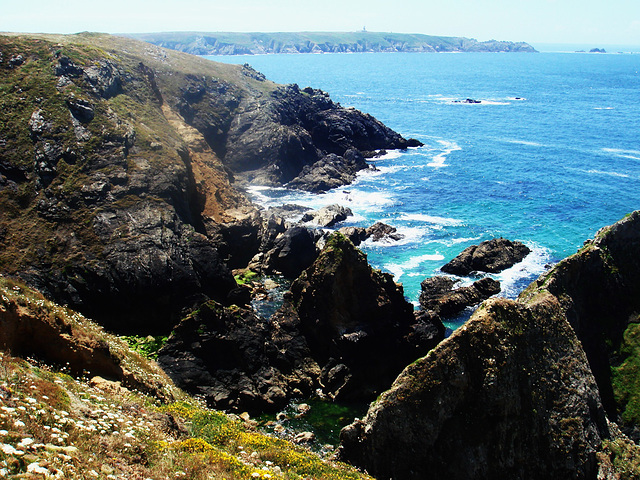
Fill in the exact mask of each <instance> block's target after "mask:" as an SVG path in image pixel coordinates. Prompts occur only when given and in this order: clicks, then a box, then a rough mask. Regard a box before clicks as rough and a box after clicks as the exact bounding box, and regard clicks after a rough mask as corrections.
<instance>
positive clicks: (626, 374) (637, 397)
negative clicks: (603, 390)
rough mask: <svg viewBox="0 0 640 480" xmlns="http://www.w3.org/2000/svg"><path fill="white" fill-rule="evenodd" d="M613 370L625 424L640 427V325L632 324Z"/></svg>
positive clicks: (614, 387) (614, 385) (615, 388)
mask: <svg viewBox="0 0 640 480" xmlns="http://www.w3.org/2000/svg"><path fill="white" fill-rule="evenodd" d="M619 358H620V364H619V365H618V366H614V367H612V369H611V373H612V382H611V383H612V385H613V390H614V394H615V397H616V403H617V404H618V406H619V410H620V416H621V418H622V421H623V423H625V424H633V425H640V323H638V319H637V320H636V322H633V323H630V324H629V326H628V327H627V329H626V330H625V332H624V336H623V340H622V344H621V345H620V351H619Z"/></svg>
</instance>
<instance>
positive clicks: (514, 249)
mask: <svg viewBox="0 0 640 480" xmlns="http://www.w3.org/2000/svg"><path fill="white" fill-rule="evenodd" d="M530 252H531V250H530V249H529V247H527V246H526V245H524V244H523V243H520V242H512V241H510V240H507V239H505V238H494V239H492V240H486V241H484V242H482V243H480V245H472V246H470V247H468V248H465V249H464V250H463V251H462V253H460V254H459V255H458V256H457V257H455V258H454V259H453V260H451V261H450V262H449V263H447V264H446V265H444V266H443V267H442V268H441V270H442V271H443V272H444V273H450V274H452V275H460V276H466V275H469V274H470V273H471V272H476V271H479V272H489V273H498V272H501V271H503V270H506V269H507V268H509V267H512V266H513V265H515V264H516V263H518V262H521V261H522V260H523V259H524V257H526V256H527V255H528V254H529V253H530Z"/></svg>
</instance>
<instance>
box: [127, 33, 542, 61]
mask: <svg viewBox="0 0 640 480" xmlns="http://www.w3.org/2000/svg"><path fill="white" fill-rule="evenodd" d="M128 36H129V37H132V38H136V39H138V40H144V41H145V42H149V43H153V44H154V45H157V46H159V47H164V48H170V49H172V50H179V51H181V52H186V53H191V54H193V55H256V54H270V53H361V52H535V51H536V50H535V49H534V48H533V47H532V46H531V45H529V44H528V43H524V42H505V41H498V40H488V41H486V42H479V41H478V40H475V39H473V38H465V37H439V36H432V35H422V34H416V33H384V32H367V31H360V32H280V33H240V32H162V33H133V34H129V35H128Z"/></svg>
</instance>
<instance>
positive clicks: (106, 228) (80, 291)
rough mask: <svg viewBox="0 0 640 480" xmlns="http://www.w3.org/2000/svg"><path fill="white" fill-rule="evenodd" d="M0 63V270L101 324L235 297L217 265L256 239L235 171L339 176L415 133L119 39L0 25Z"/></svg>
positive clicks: (138, 320) (228, 69)
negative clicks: (2, 30)
mask: <svg viewBox="0 0 640 480" xmlns="http://www.w3.org/2000/svg"><path fill="white" fill-rule="evenodd" d="M0 71H1V72H2V75H1V77H0V89H1V91H2V95H1V96H0V106H1V108H0V121H1V122H2V125H3V128H2V131H1V132H0V208H1V210H2V212H3V215H2V217H0V245H1V249H0V271H1V272H3V273H7V274H11V275H18V276H20V277H22V278H23V279H24V280H25V281H27V282H28V283H29V284H31V285H34V286H36V287H38V288H39V289H40V290H41V291H43V292H44V293H45V294H46V295H47V296H48V297H50V298H53V299H56V300H57V301H59V302H61V303H64V304H68V305H71V306H73V307H75V308H78V309H79V310H81V311H82V312H83V313H85V314H87V315H89V316H91V317H92V318H95V319H96V320H98V321H100V322H101V323H102V324H104V325H106V326H108V327H109V328H112V329H118V330H130V331H136V330H139V331H142V330H143V331H145V333H149V331H150V329H151V330H153V329H157V330H166V329H168V328H170V327H171V326H172V325H173V324H175V323H176V322H177V321H178V320H179V318H181V316H182V313H181V311H182V309H183V308H190V307H192V306H194V305H197V304H199V303H201V302H203V301H206V300H208V299H214V300H216V301H218V302H221V303H223V304H230V303H233V302H234V299H233V298H231V297H230V294H231V296H233V294H232V291H233V290H234V289H235V287H236V283H235V281H234V279H233V277H232V275H231V273H230V271H229V269H228V268H227V265H229V264H233V265H234V266H245V265H246V262H247V261H248V260H249V259H250V258H251V257H252V256H253V254H255V253H256V252H257V249H258V246H259V240H258V238H257V237H258V235H259V225H256V223H255V221H254V220H255V219H256V212H255V209H254V208H253V207H252V206H251V205H250V204H249V202H248V201H247V199H246V198H245V197H244V195H243V194H242V193H241V192H240V190H239V189H238V188H237V186H238V183H239V182H240V180H242V181H244V182H250V181H256V182H260V183H268V184H272V185H282V184H284V183H286V182H289V181H291V180H294V179H296V178H297V177H298V176H299V175H300V174H301V173H302V172H303V170H304V176H306V177H307V178H313V181H314V182H316V185H317V184H322V185H327V184H328V183H331V185H336V184H339V182H340V181H338V183H336V181H335V179H331V176H332V175H334V174H335V172H337V171H339V172H340V174H341V175H343V176H342V177H341V178H343V180H342V181H350V180H351V179H352V178H353V174H354V173H355V172H356V171H357V170H358V169H361V168H366V167H367V164H366V163H365V161H364V158H363V154H366V152H367V151H370V150H374V149H378V148H404V147H406V146H408V145H412V144H416V143H415V142H408V141H407V140H405V139H404V138H402V137H401V136H400V135H399V134H397V133H395V132H393V131H392V130H390V129H388V128H387V127H385V126H384V125H382V124H381V123H379V122H378V121H377V120H375V119H373V118H372V117H370V116H368V115H366V114H363V113H361V112H357V111H355V110H347V109H344V108H341V107H340V106H339V105H336V104H334V103H333V102H332V101H331V100H330V98H329V97H328V95H327V94H325V93H323V92H320V91H318V90H313V89H305V90H300V89H299V88H298V87H297V86H287V87H284V86H278V85H276V84H273V83H272V82H269V81H268V80H266V79H265V78H264V76H262V75H261V74H259V73H258V72H256V71H254V70H253V69H251V68H250V67H248V66H244V67H239V66H230V65H222V64H216V63H213V62H209V61H206V60H204V59H200V58H197V57H193V56H189V55H186V54H182V53H178V52H172V51H167V50H163V49H161V48H158V47H155V46H152V45H149V44H146V43H143V42H137V41H134V40H131V39H125V38H119V37H112V36H108V35H101V34H89V33H83V34H79V35H73V36H42V35H31V36H17V35H8V36H1V37H0ZM316 164H318V166H319V167H320V166H321V167H322V168H321V171H320V170H319V173H318V175H314V165H316ZM327 166H329V167H331V168H327ZM334 177H335V175H334ZM318 179H320V180H318ZM322 179H324V180H325V181H324V183H323V181H322ZM305 185H306V184H305V182H304V181H299V182H298V183H296V186H298V187H299V188H305ZM247 257H248V258H247ZM243 262H244V265H239V264H242V263H243Z"/></svg>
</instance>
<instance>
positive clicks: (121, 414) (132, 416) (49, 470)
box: [0, 278, 369, 480]
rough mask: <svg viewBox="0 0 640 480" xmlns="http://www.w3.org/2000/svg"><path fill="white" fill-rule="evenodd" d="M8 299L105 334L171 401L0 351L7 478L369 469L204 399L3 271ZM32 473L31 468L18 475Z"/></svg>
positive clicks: (1, 299)
mask: <svg viewBox="0 0 640 480" xmlns="http://www.w3.org/2000/svg"><path fill="white" fill-rule="evenodd" d="M10 304H18V305H20V307H21V308H22V309H23V314H25V315H27V314H28V315H32V316H40V317H41V318H45V319H46V318H53V317H55V318H56V319H57V322H67V323H68V324H70V325H71V324H73V326H74V335H82V336H84V337H85V338H91V337H95V338H97V339H98V340H99V341H107V342H108V343H109V345H110V346H111V347H112V348H113V349H116V350H118V352H119V354H120V355H121V359H122V362H123V364H126V365H127V366H128V368H130V369H132V370H136V372H137V374H138V375H141V376H143V375H149V376H153V378H154V379H155V380H156V381H159V382H162V383H163V384H164V387H163V390H165V391H170V392H171V393H172V395H171V396H172V400H171V401H169V402H168V403H162V402H161V401H159V400H158V399H157V398H153V397H151V396H149V395H144V394H142V393H140V392H137V391H132V390H129V389H124V388H123V387H121V386H120V385H119V384H117V383H112V382H107V383H102V384H101V383H96V382H93V381H91V380H90V379H89V378H87V377H84V378H73V377H71V376H70V375H68V374H67V373H65V372H64V371H63V370H64V369H62V371H61V370H60V369H56V368H54V367H51V366H48V365H46V364H44V363H42V362H36V361H35V360H24V359H20V358H17V357H14V356H12V355H11V354H10V353H9V352H6V351H4V352H3V351H0V477H5V476H8V477H9V478H42V476H43V475H44V476H47V475H49V477H47V478H64V479H86V478H107V479H132V478H153V479H154V480H160V479H174V478H189V479H194V480H198V479H222V478H225V479H253V478H263V479H267V478H274V479H275V478H281V479H285V478H286V479H302V478H309V477H311V478H314V479H354V480H355V479H366V478H369V477H367V476H366V475H362V474H360V473H359V472H357V471H355V470H354V469H353V468H351V467H348V466H346V465H343V464H338V463H335V462H331V461H328V460H322V459H321V458H320V457H318V456H317V455H315V454H313V453H311V452H310V451H308V450H306V449H305V448H303V447H300V446H296V445H293V444H291V443H289V442H287V441H285V440H283V439H280V438H276V437H272V436H267V435H264V434H262V433H260V432H258V431H256V430H255V427H253V426H252V425H250V424H248V423H245V422H243V421H241V420H239V419H238V418H237V417H229V416H227V415H225V414H223V413H221V412H217V411H213V410H209V409H206V408H204V407H202V406H201V405H200V404H199V403H198V402H197V401H195V400H194V399H192V398H190V397H188V396H187V395H186V394H184V393H182V392H180V391H179V390H178V389H176V388H175V387H174V386H173V385H172V384H171V382H170V380H169V379H168V378H167V377H166V376H165V375H163V374H162V373H161V372H159V370H158V367H157V365H155V363H154V362H152V361H150V360H147V359H145V358H142V357H141V356H140V355H138V354H137V353H135V352H132V351H130V350H129V349H128V347H127V345H126V343H125V342H124V341H123V340H121V339H119V338H117V337H114V336H111V335H108V334H106V333H105V332H104V331H103V330H102V329H101V328H100V327H98V326H96V325H95V324H93V323H92V322H91V321H90V320H88V319H86V318H84V317H82V316H81V315H79V314H77V313H75V312H72V311H70V310H68V309H65V308H63V307H60V306H58V305H55V304H53V303H51V302H48V301H46V300H45V299H43V298H42V297H41V296H40V295H39V294H38V293H37V292H34V291H32V290H29V289H28V288H26V287H25V286H24V285H19V284H16V283H15V282H13V281H10V280H7V279H5V278H0V322H1V321H3V320H4V317H3V316H4V315H6V314H7V310H8V308H10V307H9V305H10ZM80 332H81V333H80ZM133 364H135V366H134V365H133ZM28 472H29V473H31V474H33V475H34V476H33V477H31V476H27V477H22V476H21V475H23V474H25V473H28Z"/></svg>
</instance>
